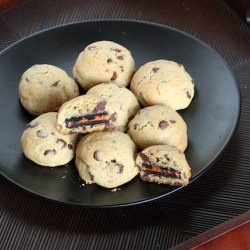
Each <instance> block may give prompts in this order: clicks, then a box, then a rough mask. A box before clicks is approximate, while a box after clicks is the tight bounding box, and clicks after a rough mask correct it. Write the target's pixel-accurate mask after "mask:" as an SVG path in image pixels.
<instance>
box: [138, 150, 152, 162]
mask: <svg viewBox="0 0 250 250" xmlns="http://www.w3.org/2000/svg"><path fill="white" fill-rule="evenodd" d="M139 156H140V157H141V158H142V160H143V161H144V162H150V160H149V157H148V156H147V155H145V154H144V153H142V152H141V153H139Z"/></svg>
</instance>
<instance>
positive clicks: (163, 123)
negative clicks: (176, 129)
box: [159, 120, 169, 129]
mask: <svg viewBox="0 0 250 250" xmlns="http://www.w3.org/2000/svg"><path fill="white" fill-rule="evenodd" d="M168 126H169V124H168V122H167V121H164V120H163V121H160V122H159V128H160V129H165V128H167V127H168Z"/></svg>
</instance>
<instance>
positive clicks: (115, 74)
mask: <svg viewBox="0 0 250 250" xmlns="http://www.w3.org/2000/svg"><path fill="white" fill-rule="evenodd" d="M116 78H117V73H116V72H115V71H114V72H113V75H112V77H111V79H110V80H111V81H114V80H116Z"/></svg>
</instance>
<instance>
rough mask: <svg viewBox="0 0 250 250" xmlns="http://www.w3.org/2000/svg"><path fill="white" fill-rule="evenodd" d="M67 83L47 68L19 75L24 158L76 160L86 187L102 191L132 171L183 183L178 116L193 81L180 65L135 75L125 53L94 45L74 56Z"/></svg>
mask: <svg viewBox="0 0 250 250" xmlns="http://www.w3.org/2000/svg"><path fill="white" fill-rule="evenodd" d="M73 77H74V79H75V80H73V79H72V78H71V77H70V76H69V75H68V74H67V73H66V72H65V71H64V70H62V69H60V68H58V67H56V66H53V65H48V64H40V65H34V66H32V67H30V68H29V69H27V70H26V71H25V72H24V73H23V75H22V77H21V81H20V84H19V96H20V102H21V104H22V106H23V107H24V108H25V109H26V110H27V111H28V112H29V113H30V114H32V115H34V116H36V118H34V119H33V120H32V121H31V122H29V123H28V125H27V126H26V128H25V130H24V132H23V134H22V136H21V147H22V150H23V153H24V155H25V156H26V157H27V158H28V159H30V160H31V161H33V162H35V163H37V164H39V165H42V166H48V167H55V166H61V165H65V164H67V163H68V162H70V161H71V160H72V159H74V158H75V164H76V168H77V170H78V172H79V175H80V177H81V178H82V179H83V180H84V181H85V182H86V183H87V184H90V183H96V184H98V185H100V186H102V187H106V188H116V187H119V186H121V185H123V184H125V183H127V182H129V181H130V180H132V179H133V178H134V177H135V176H136V175H137V174H138V173H139V174H140V177H141V179H142V180H143V181H146V182H155V183H158V184H168V185H173V186H176V185H183V186H184V185H187V184H188V182H189V179H190V177H191V169H190V167H189V165H188V163H187V160H186V157H185V154H184V151H185V149H186V147H187V144H188V137H187V125H186V123H185V121H184V120H183V118H182V117H181V116H180V115H179V113H178V112H177V110H180V109H184V108H187V107H188V106H189V104H190V103H191V101H192V99H193V96H194V82H193V80H192V78H191V77H190V75H189V74H188V73H187V72H186V71H185V68H184V67H183V65H181V64H178V63H176V62H173V61H168V60H163V59H162V60H156V61H151V62H148V63H146V64H144V65H142V66H141V67H140V68H139V69H138V70H137V71H136V69H135V61H134V59H133V57H132V54H131V52H130V51H129V50H128V49H127V48H125V47H123V46H122V45H120V44H117V43H115V42H112V41H97V42H94V43H92V44H89V45H88V46H86V47H85V48H84V50H83V51H82V52H81V53H80V54H79V56H78V58H77V59H76V62H75V65H74V67H73ZM79 89H80V90H79ZM81 90H83V91H85V92H86V93H85V94H80V93H81Z"/></svg>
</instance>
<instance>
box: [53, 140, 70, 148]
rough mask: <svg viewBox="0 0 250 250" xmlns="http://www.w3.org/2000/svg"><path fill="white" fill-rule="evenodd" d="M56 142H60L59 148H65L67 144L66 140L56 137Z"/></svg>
mask: <svg viewBox="0 0 250 250" xmlns="http://www.w3.org/2000/svg"><path fill="white" fill-rule="evenodd" d="M56 143H60V144H61V149H63V148H65V147H66V146H67V142H66V141H64V140H63V139H60V138H59V139H57V141H56Z"/></svg>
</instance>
